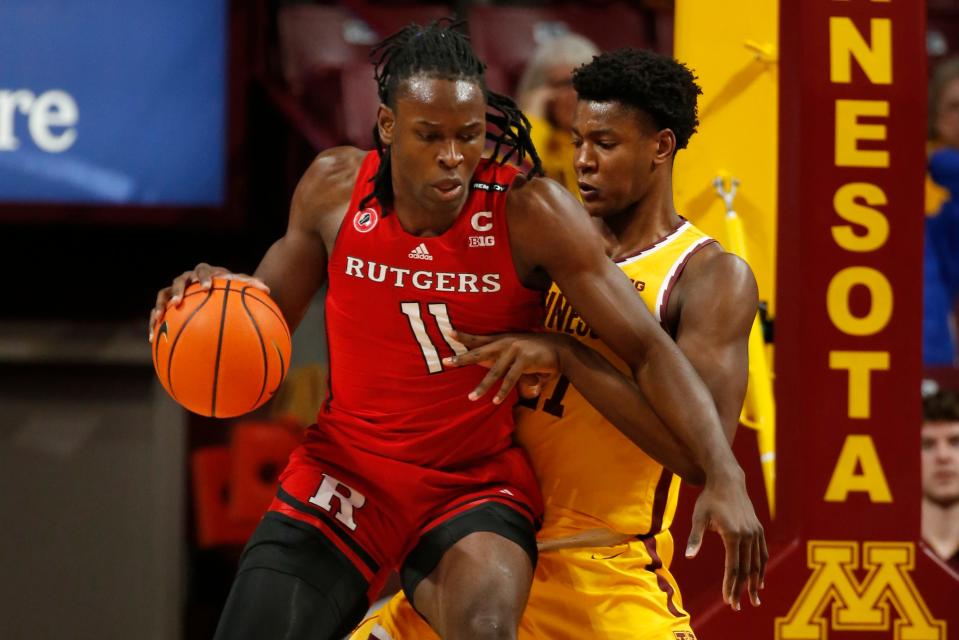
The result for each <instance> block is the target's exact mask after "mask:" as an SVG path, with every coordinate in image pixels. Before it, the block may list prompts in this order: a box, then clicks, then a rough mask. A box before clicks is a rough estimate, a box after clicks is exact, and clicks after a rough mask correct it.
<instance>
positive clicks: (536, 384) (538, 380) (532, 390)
mask: <svg viewBox="0 0 959 640" xmlns="http://www.w3.org/2000/svg"><path fill="white" fill-rule="evenodd" d="M542 385H543V383H542V376H541V375H540V374H537V373H524V374H523V375H522V376H520V379H519V382H517V383H516V388H517V390H518V391H519V395H520V396H521V397H523V398H526V399H527V400H529V399H532V398H536V397H538V396H539V393H540V391H542V389H543V386H542Z"/></svg>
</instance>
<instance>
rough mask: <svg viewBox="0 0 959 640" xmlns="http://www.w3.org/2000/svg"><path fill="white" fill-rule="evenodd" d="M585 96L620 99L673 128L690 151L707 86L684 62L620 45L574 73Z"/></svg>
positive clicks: (678, 140)
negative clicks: (699, 102)
mask: <svg viewBox="0 0 959 640" xmlns="http://www.w3.org/2000/svg"><path fill="white" fill-rule="evenodd" d="M573 86H574V87H575V88H576V93H578V94H579V99H580V100H590V101H596V102H620V103H622V104H624V105H628V106H630V107H633V108H635V109H638V110H639V111H642V112H643V113H646V114H647V115H649V117H650V118H652V120H653V123H654V124H655V126H656V127H657V129H671V130H672V132H673V134H674V135H675V136H676V149H677V150H678V149H685V148H686V145H687V144H689V138H690V137H692V135H693V133H695V132H696V127H697V126H698V125H699V118H698V116H697V108H696V99H697V97H698V96H699V95H700V94H702V92H703V90H702V89H700V88H699V85H698V84H696V75H695V74H694V73H693V72H692V71H691V70H690V69H689V67H687V66H686V65H685V64H683V63H682V62H679V61H678V60H676V59H674V58H671V57H669V56H664V55H660V54H658V53H653V52H652V51H644V50H641V49H619V50H617V51H612V52H610V53H603V54H600V55H598V56H596V57H594V58H593V61H592V62H590V63H588V64H585V65H583V66H581V67H579V68H578V69H576V71H574V72H573Z"/></svg>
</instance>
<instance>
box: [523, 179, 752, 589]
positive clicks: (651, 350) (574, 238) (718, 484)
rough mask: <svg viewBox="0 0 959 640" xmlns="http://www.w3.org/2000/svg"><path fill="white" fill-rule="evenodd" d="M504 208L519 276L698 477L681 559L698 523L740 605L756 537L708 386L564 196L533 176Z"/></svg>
mask: <svg viewBox="0 0 959 640" xmlns="http://www.w3.org/2000/svg"><path fill="white" fill-rule="evenodd" d="M507 210H508V215H509V224H510V238H511V243H512V245H513V254H514V259H515V260H516V263H517V268H518V270H519V272H520V273H521V274H531V273H532V272H533V271H535V270H537V269H541V270H543V271H545V272H546V273H547V274H548V275H549V277H550V278H552V280H554V281H555V282H556V283H557V285H558V286H559V287H560V289H562V291H563V293H564V295H565V296H566V298H567V299H568V300H569V301H570V303H571V304H572V305H573V307H574V308H576V309H577V311H578V312H579V313H580V315H581V316H582V317H583V318H584V319H585V320H586V322H587V323H588V324H589V326H590V327H591V328H592V329H593V330H594V331H596V333H597V334H598V335H599V336H600V337H601V338H602V339H603V341H604V342H605V343H606V344H607V345H608V346H609V347H610V348H611V349H612V350H613V351H614V352H615V353H616V355H617V356H619V357H620V358H622V359H623V360H624V361H625V362H626V363H627V364H628V365H629V367H630V369H631V372H632V375H633V378H634V380H635V381H636V384H637V386H638V387H639V389H640V391H641V392H642V394H643V395H645V397H646V398H647V399H648V400H649V402H650V404H651V405H652V408H653V410H654V411H655V413H656V415H658V416H659V418H660V419H661V420H662V421H663V423H664V424H665V425H666V426H667V427H668V428H669V429H670V431H672V432H673V433H674V434H675V435H676V437H677V438H678V439H679V440H680V442H681V443H682V444H683V445H684V446H685V447H686V448H688V449H689V450H690V451H691V452H692V455H693V458H694V460H695V462H696V463H697V465H698V466H699V467H700V468H701V469H703V471H704V472H705V474H706V483H705V488H704V490H703V493H702V495H701V497H700V500H699V502H698V503H697V514H696V515H697V517H696V518H695V519H694V527H693V532H692V535H691V537H690V542H691V544H690V547H689V548H687V555H695V553H696V552H698V548H699V543H700V542H701V537H702V533H703V530H704V529H705V528H706V527H709V528H713V529H715V530H717V531H718V532H719V533H720V535H721V536H722V538H723V542H724V544H725V546H726V558H727V566H726V575H725V579H724V586H725V588H724V593H723V596H724V599H725V600H726V601H727V602H729V604H731V605H732V606H733V607H734V608H739V592H740V589H741V587H742V586H743V584H744V583H745V580H746V578H747V577H748V576H749V575H751V573H752V563H753V559H754V557H755V554H754V553H753V549H754V548H755V546H756V544H757V543H758V541H759V540H760V538H762V537H763V531H762V526H761V525H760V523H759V520H758V518H757V517H756V514H755V512H754V510H753V507H752V503H751V502H750V501H749V497H748V495H747V493H746V487H745V480H744V475H743V472H742V469H740V467H739V465H738V463H737V462H736V459H735V457H734V456H733V454H732V450H731V449H730V447H729V442H728V441H727V439H726V436H725V433H724V430H723V427H722V423H721V422H720V419H719V415H718V413H717V411H716V405H715V403H714V401H713V398H712V397H711V395H710V393H709V391H708V389H707V388H706V386H705V385H704V384H703V382H702V380H701V379H700V378H699V376H698V375H697V374H696V372H695V370H694V369H693V367H692V365H690V363H689V361H688V360H687V359H686V357H684V356H683V354H682V352H681V351H680V350H679V347H678V346H677V345H676V343H674V342H673V341H672V340H671V339H670V338H669V336H668V335H667V334H666V332H664V331H663V330H662V329H661V328H660V327H659V325H658V323H657V322H656V321H655V320H654V318H653V316H652V315H651V314H650V313H649V311H648V310H647V309H646V307H645V305H644V304H643V302H642V300H641V299H640V298H639V296H637V295H636V293H635V290H634V289H633V286H632V284H631V283H630V282H629V280H628V279H627V278H626V276H625V275H624V274H623V273H622V271H620V269H619V268H617V267H616V265H615V264H613V263H612V262H611V261H610V260H609V259H608V258H607V257H606V255H605V253H604V250H603V244H602V240H601V238H600V236H599V233H598V232H597V230H596V229H595V227H593V225H592V223H591V222H590V220H589V219H588V217H587V215H586V213H585V212H584V211H583V209H582V207H581V206H580V205H579V203H578V202H576V201H575V200H574V199H573V198H572V196H570V195H569V194H568V193H567V192H566V191H565V190H563V189H562V188H561V187H560V186H559V185H557V184H555V183H553V182H551V181H548V180H533V181H531V182H529V183H526V184H525V185H518V186H517V188H514V189H513V190H511V192H510V200H509V202H508V208H507ZM527 277H530V276H529V275H527ZM598 408H599V407H598ZM740 549H743V550H745V551H746V552H744V553H740Z"/></svg>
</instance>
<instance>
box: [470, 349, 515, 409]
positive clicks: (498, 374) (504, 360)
mask: <svg viewBox="0 0 959 640" xmlns="http://www.w3.org/2000/svg"><path fill="white" fill-rule="evenodd" d="M510 364H511V363H510V356H509V353H507V352H504V353H503V354H502V355H500V357H499V358H498V359H497V360H496V362H495V363H494V364H493V366H492V367H490V370H489V371H487V372H486V375H485V376H484V377H483V379H482V380H480V383H479V384H478V385H476V388H475V389H473V390H472V391H471V392H470V394H469V396H468V397H469V399H470V400H478V399H480V398H482V397H483V396H484V395H485V394H486V392H487V391H489V390H490V387H492V386H493V383H494V382H496V381H497V380H499V379H500V378H502V377H503V374H505V373H506V372H507V371H508V370H509V367H510Z"/></svg>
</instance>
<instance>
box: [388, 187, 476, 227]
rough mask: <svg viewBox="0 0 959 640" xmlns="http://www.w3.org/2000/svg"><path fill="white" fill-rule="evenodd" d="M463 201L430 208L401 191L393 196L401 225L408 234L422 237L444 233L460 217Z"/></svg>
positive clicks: (396, 213)
mask: <svg viewBox="0 0 959 640" xmlns="http://www.w3.org/2000/svg"><path fill="white" fill-rule="evenodd" d="M465 203H466V199H465V197H464V198H463V202H460V203H457V204H455V205H451V206H449V207H447V208H444V209H443V210H435V209H430V208H427V207H425V206H423V205H422V204H421V203H419V202H417V201H416V200H415V199H414V198H410V197H404V196H403V195H402V194H400V193H399V192H397V193H395V194H394V196H393V213H394V215H396V219H397V220H399V223H400V226H401V227H403V230H404V231H406V232H407V233H408V234H410V235H413V236H419V237H422V238H431V237H435V236H439V235H442V234H443V233H444V232H445V231H446V230H447V229H449V228H450V227H452V226H453V223H454V222H456V218H458V217H459V214H460V211H461V210H462V209H463V205H464V204H465Z"/></svg>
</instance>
